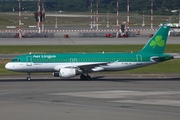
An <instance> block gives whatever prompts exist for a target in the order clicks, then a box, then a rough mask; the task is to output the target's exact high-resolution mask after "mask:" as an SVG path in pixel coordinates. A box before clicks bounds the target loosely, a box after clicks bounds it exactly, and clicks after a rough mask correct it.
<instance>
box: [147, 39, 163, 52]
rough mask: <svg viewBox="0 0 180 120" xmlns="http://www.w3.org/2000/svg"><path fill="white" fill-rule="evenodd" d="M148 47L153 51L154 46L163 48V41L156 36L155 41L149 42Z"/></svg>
mask: <svg viewBox="0 0 180 120" xmlns="http://www.w3.org/2000/svg"><path fill="white" fill-rule="evenodd" d="M150 46H151V47H153V49H154V48H155V47H156V46H159V47H163V46H164V40H163V39H162V36H156V38H155V40H153V41H151V43H150Z"/></svg>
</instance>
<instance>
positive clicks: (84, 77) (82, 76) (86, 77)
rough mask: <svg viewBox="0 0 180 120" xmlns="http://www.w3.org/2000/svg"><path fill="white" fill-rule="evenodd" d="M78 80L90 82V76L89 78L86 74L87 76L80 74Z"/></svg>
mask: <svg viewBox="0 0 180 120" xmlns="http://www.w3.org/2000/svg"><path fill="white" fill-rule="evenodd" d="M80 79H81V80H91V76H89V75H88V74H87V75H84V74H81V76H80Z"/></svg>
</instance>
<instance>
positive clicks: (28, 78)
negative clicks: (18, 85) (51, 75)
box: [27, 73, 31, 81]
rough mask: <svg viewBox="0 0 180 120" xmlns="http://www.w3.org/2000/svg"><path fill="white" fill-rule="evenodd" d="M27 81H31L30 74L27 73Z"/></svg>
mask: <svg viewBox="0 0 180 120" xmlns="http://www.w3.org/2000/svg"><path fill="white" fill-rule="evenodd" d="M27 80H28V81H30V80H31V73H28V76H27Z"/></svg>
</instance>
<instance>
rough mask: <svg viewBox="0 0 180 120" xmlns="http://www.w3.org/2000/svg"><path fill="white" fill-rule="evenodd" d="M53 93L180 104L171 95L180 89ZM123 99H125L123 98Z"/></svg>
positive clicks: (142, 102)
mask: <svg viewBox="0 0 180 120" xmlns="http://www.w3.org/2000/svg"><path fill="white" fill-rule="evenodd" d="M51 95H66V96H74V97H88V98H101V99H121V100H116V101H109V102H121V103H135V104H151V105H166V106H180V101H179V100H172V98H171V95H176V96H179V95H180V91H151V92H145V91H124V90H114V91H88V92H69V93H52V94H51ZM122 99H123V100H122Z"/></svg>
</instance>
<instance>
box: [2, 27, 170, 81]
mask: <svg viewBox="0 0 180 120" xmlns="http://www.w3.org/2000/svg"><path fill="white" fill-rule="evenodd" d="M169 29H170V26H161V27H160V28H159V29H158V31H157V32H156V33H155V34H154V35H153V36H152V37H151V38H150V40H149V41H148V42H147V43H146V45H145V46H144V47H143V48H142V49H141V50H140V51H138V52H129V53H128V52H126V53H121V52H112V53H108V52H107V53H106V52H102V53H68V54H67V53H61V54H32V53H29V54H24V55H20V56H17V57H15V58H14V59H13V60H12V61H10V62H8V63H7V64H6V65H5V68H6V69H8V70H11V71H16V72H26V73H27V80H31V73H35V72H52V73H53V76H54V77H60V78H64V79H66V78H71V77H75V76H77V75H80V79H82V80H90V79H91V77H90V75H89V73H92V72H101V71H122V70H129V69H134V68H139V67H144V66H148V65H152V64H156V63H160V62H163V61H166V60H170V59H173V56H172V55H170V54H164V50H165V47H166V41H167V38H168V32H169Z"/></svg>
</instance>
